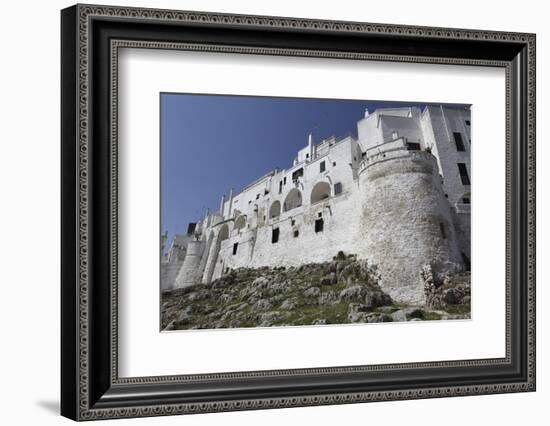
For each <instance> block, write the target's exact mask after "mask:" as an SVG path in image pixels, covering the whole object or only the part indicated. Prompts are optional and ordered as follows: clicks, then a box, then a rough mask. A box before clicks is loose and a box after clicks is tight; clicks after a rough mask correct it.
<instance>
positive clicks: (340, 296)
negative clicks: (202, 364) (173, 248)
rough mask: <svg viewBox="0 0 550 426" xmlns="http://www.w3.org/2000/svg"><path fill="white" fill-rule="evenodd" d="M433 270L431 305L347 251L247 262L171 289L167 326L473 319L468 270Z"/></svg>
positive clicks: (165, 303) (165, 304)
mask: <svg viewBox="0 0 550 426" xmlns="http://www.w3.org/2000/svg"><path fill="white" fill-rule="evenodd" d="M430 277H431V276H430V270H429V268H425V270H424V271H423V273H422V277H421V278H422V279H424V282H425V288H427V289H428V290H426V291H430V292H431V293H430V294H431V297H430V298H429V300H430V307H429V308H428V307H410V306H404V305H398V304H395V303H394V302H393V301H392V299H391V298H390V297H389V296H388V295H387V294H385V293H384V292H383V291H382V290H381V289H380V287H379V286H378V278H379V277H378V274H377V271H376V267H375V266H371V265H369V264H368V263H367V261H365V260H357V259H356V257H355V256H353V255H347V256H346V255H344V254H343V253H341V252H340V253H338V255H337V256H336V257H334V259H333V260H332V261H331V262H325V263H318V264H306V265H302V266H300V267H290V268H284V267H281V268H258V269H249V268H240V269H236V270H232V271H230V272H229V273H228V274H226V275H224V276H223V277H221V278H219V279H217V280H215V281H213V282H212V283H210V284H208V285H205V284H200V285H196V286H192V287H187V288H183V289H177V290H172V291H167V292H164V293H163V294H162V315H161V326H162V328H163V329H165V330H180V329H198V328H231V327H269V326H285V325H317V324H343V323H373V322H391V321H410V320H417V321H418V320H439V319H455V318H469V312H470V305H469V273H463V274H458V275H456V276H449V277H446V283H445V287H443V284H439V285H438V283H434V282H433V279H432V281H431V283H430V282H429V278H430ZM455 282H457V283H459V285H457V286H455V284H454V283H455ZM455 287H460V291H457V292H455V293H456V294H455V296H456V297H455V299H453V298H452V297H451V296H449V297H446V296H444V295H443V291H445V292H446V293H445V295H446V294H447V293H449V290H450V289H453V288H455ZM452 292H453V291H451V293H452ZM466 293H467V294H466ZM427 296H428V293H427ZM427 299H428V298H427Z"/></svg>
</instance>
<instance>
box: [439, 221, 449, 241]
mask: <svg viewBox="0 0 550 426" xmlns="http://www.w3.org/2000/svg"><path fill="white" fill-rule="evenodd" d="M439 231H440V232H441V238H443V239H445V238H447V233H446V232H445V225H444V224H443V222H439Z"/></svg>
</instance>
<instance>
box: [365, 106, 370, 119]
mask: <svg viewBox="0 0 550 426" xmlns="http://www.w3.org/2000/svg"><path fill="white" fill-rule="evenodd" d="M368 116H369V109H368V108H365V118H367V117H368Z"/></svg>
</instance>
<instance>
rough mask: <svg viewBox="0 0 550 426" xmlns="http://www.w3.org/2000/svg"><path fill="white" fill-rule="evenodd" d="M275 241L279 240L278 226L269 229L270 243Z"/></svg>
mask: <svg viewBox="0 0 550 426" xmlns="http://www.w3.org/2000/svg"><path fill="white" fill-rule="evenodd" d="M277 241H279V228H273V230H272V231H271V243H272V244H275V243H276V242H277Z"/></svg>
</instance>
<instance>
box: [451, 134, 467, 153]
mask: <svg viewBox="0 0 550 426" xmlns="http://www.w3.org/2000/svg"><path fill="white" fill-rule="evenodd" d="M453 136H454V138H455V145H456V150H457V151H462V152H463V151H466V150H465V149H464V141H463V140H462V134H460V133H458V132H453Z"/></svg>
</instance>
